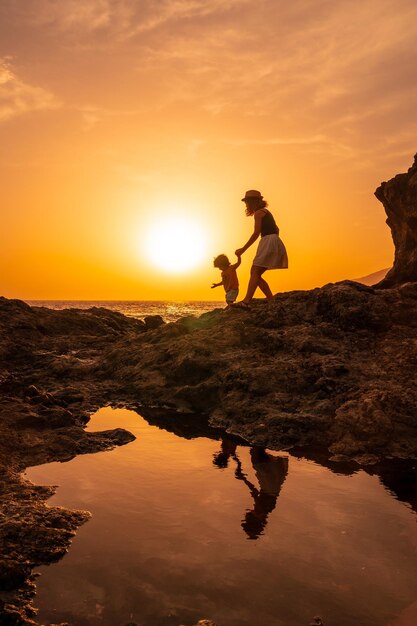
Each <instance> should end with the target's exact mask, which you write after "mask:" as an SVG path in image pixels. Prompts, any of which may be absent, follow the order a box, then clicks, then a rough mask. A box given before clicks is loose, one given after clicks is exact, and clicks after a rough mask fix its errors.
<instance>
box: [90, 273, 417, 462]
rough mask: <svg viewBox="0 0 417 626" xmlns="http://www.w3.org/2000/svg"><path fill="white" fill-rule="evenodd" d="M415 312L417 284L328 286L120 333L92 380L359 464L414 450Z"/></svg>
mask: <svg viewBox="0 0 417 626" xmlns="http://www.w3.org/2000/svg"><path fill="white" fill-rule="evenodd" d="M416 313H417V283H413V284H411V283H410V284H407V285H404V286H402V287H400V288H398V289H392V290H374V289H372V288H369V287H365V286H363V285H359V284H358V283H350V282H342V283H338V284H329V285H326V286H325V287H323V288H320V289H314V290H312V291H304V292H290V293H285V294H279V295H277V296H276V298H275V301H274V303H273V304H272V305H267V304H266V303H264V302H260V301H259V302H255V303H254V304H253V306H252V308H251V309H250V310H249V311H246V310H238V309H234V310H233V309H231V310H227V311H213V312H210V313H206V314H204V315H202V316H201V317H200V318H199V319H190V318H184V319H182V320H179V321H178V322H177V323H175V324H167V325H165V326H164V327H161V328H159V329H157V330H156V331H150V332H149V333H146V334H143V335H141V336H139V337H138V338H137V340H136V342H132V341H130V340H129V338H122V339H121V340H120V341H119V342H117V343H115V344H113V345H112V346H111V347H109V348H107V349H105V350H104V352H103V354H102V357H101V359H100V362H99V363H98V364H97V368H96V371H95V375H96V376H98V377H99V378H101V379H112V380H113V381H114V382H115V383H116V382H117V381H119V384H120V388H121V390H122V389H123V392H122V393H123V395H124V396H125V398H129V397H132V398H136V399H137V401H139V402H141V403H143V404H145V405H148V406H155V405H165V406H170V407H172V408H175V409H177V410H182V411H190V412H195V413H205V414H206V415H208V416H209V420H210V423H211V425H213V426H217V427H221V428H224V429H226V430H227V431H228V432H230V433H234V434H238V435H240V436H242V437H244V438H245V439H246V440H247V441H250V442H251V443H254V444H260V445H267V446H268V447H270V448H275V449H282V448H285V447H289V446H292V445H310V444H317V443H321V444H324V445H326V446H328V447H330V450H331V451H332V452H333V454H335V455H339V456H340V457H341V455H343V456H344V457H349V458H355V459H357V460H358V461H361V462H369V461H371V460H376V459H377V458H380V457H386V456H398V457H408V456H413V457H414V456H417V419H416V409H415V407H416V406H417V385H416V383H417V316H416Z"/></svg>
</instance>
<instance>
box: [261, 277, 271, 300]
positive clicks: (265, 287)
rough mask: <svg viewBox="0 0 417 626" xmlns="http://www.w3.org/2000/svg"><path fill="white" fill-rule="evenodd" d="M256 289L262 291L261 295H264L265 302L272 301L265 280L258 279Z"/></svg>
mask: <svg viewBox="0 0 417 626" xmlns="http://www.w3.org/2000/svg"><path fill="white" fill-rule="evenodd" d="M258 287H259V289H260V290H261V291H262V293H264V294H265V295H266V299H267V300H273V299H274V296H273V294H272V291H271V290H270V288H269V285H268V283H267V282H266V280H265V278H260V279H259V282H258Z"/></svg>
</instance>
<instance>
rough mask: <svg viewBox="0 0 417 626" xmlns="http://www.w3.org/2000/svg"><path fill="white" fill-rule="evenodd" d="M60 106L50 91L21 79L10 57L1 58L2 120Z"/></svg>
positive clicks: (0, 113) (0, 104)
mask: <svg viewBox="0 0 417 626" xmlns="http://www.w3.org/2000/svg"><path fill="white" fill-rule="evenodd" d="M59 106H60V103H59V101H58V100H57V99H56V98H55V96H54V95H53V94H51V93H50V92H49V91H47V90H45V89H43V88H42V87H36V86H33V85H29V84H27V83H25V82H24V81H23V80H21V79H19V78H18V76H16V74H15V72H14V71H13V69H12V67H11V64H10V59H9V58H0V122H4V121H7V120H9V119H11V118H14V117H16V116H18V115H23V114H25V113H28V112H31V111H42V110H45V109H55V108H57V107H59Z"/></svg>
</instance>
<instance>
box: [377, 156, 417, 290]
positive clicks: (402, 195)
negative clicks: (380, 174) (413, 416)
mask: <svg viewBox="0 0 417 626" xmlns="http://www.w3.org/2000/svg"><path fill="white" fill-rule="evenodd" d="M375 195H376V197H377V198H378V200H380V201H381V202H382V204H383V205H384V208H385V211H386V214H387V224H388V226H389V227H390V229H391V233H392V238H393V241H394V245H395V258H394V266H393V268H392V269H391V270H390V271H389V272H388V274H387V275H386V277H385V278H384V279H383V280H382V281H381V282H380V283H379V285H378V286H380V287H392V286H394V285H398V284H400V283H406V282H409V281H417V154H416V156H415V160H414V165H413V166H412V167H411V168H410V169H409V170H408V172H407V173H406V174H398V175H397V176H395V177H394V178H392V179H391V180H389V181H388V182H387V183H382V184H381V186H380V187H378V189H377V190H376V192H375Z"/></svg>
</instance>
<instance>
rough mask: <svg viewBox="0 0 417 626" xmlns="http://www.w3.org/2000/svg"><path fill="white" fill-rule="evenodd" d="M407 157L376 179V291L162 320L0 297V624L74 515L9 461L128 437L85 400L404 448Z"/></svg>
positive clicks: (410, 444)
mask: <svg viewBox="0 0 417 626" xmlns="http://www.w3.org/2000/svg"><path fill="white" fill-rule="evenodd" d="M413 167H414V170H413V168H411V170H410V171H409V173H408V174H404V175H401V176H403V177H406V178H401V179H400V180H399V182H398V181H397V182H393V181H390V182H389V183H385V184H384V185H385V187H384V185H383V187H384V189H383V191H381V192H379V190H378V192H377V193H379V194H380V195H381V194H382V195H381V198H382V197H383V198H384V202H385V201H387V198H388V199H389V207H390V211H391V213H390V215H391V217H389V220H391V223H390V225H391V224H394V222H395V220H394V218H393V217H392V215H394V214H395V216H396V218H395V219H397V217H398V216H399V217H398V220H399V222H398V224H397V226H395V228H396V229H397V230H395V229H394V227H393V237H394V242H395V243H396V244H398V248H397V252H396V262H395V265H394V268H393V274H391V277H388V278H389V280H388V282H385V283H384V285H383V286H385V287H388V288H386V289H375V288H372V287H366V286H364V285H361V284H359V283H355V282H350V281H343V282H341V283H337V284H329V285H326V286H324V287H322V288H318V289H313V290H311V291H295V292H290V293H285V294H278V295H277V296H276V297H275V299H274V302H273V303H272V304H270V305H268V304H266V303H265V302H263V301H255V302H254V303H253V305H252V306H251V308H250V309H249V310H238V309H230V310H227V311H225V310H214V311H212V312H209V313H206V314H204V315H202V316H201V317H200V318H198V319H197V318H194V317H187V318H183V319H181V320H179V321H178V322H176V323H173V324H164V323H163V320H162V319H161V318H158V317H150V318H146V319H145V320H144V321H143V322H142V321H138V320H134V319H129V318H126V317H124V316H123V315H121V314H119V313H114V312H111V311H107V310H105V309H102V308H93V309H90V310H88V311H82V310H74V309H72V310H65V311H52V310H48V309H44V308H40V307H33V308H31V307H29V306H28V305H27V304H25V303H23V302H21V301H18V300H7V299H5V298H0V394H1V395H0V487H1V492H0V505H1V510H0V624H15V625H19V624H32V623H35V622H34V621H33V620H34V611H33V607H32V604H31V602H32V598H33V594H34V580H33V577H32V569H33V567H34V566H36V565H39V564H43V563H50V562H53V561H54V560H56V559H57V558H60V557H61V556H62V555H63V554H64V553H65V551H66V550H67V549H68V546H69V544H70V541H71V538H72V536H73V534H74V532H75V531H76V529H77V527H78V526H79V525H80V524H82V523H83V522H85V521H86V519H88V513H87V512H83V511H67V510H65V509H61V508H57V507H48V506H47V505H46V503H45V501H46V500H47V498H48V497H49V496H50V495H51V494H52V493H53V488H52V487H40V486H35V485H31V484H30V483H28V482H27V481H25V480H24V479H23V478H22V475H21V472H22V470H23V469H24V468H25V467H28V466H31V465H36V464H39V463H45V462H48V461H67V460H69V459H71V458H73V457H74V456H75V455H77V454H85V453H90V452H95V451H97V450H104V449H108V448H111V447H113V446H115V445H122V444H125V443H128V442H129V441H130V440H131V439H132V435H131V434H130V433H127V432H126V431H124V430H123V429H116V430H115V431H107V432H100V433H87V432H86V431H85V429H84V426H85V424H86V422H87V421H88V419H89V415H90V414H91V413H92V412H93V411H94V410H96V409H97V408H99V407H100V406H104V405H108V404H110V405H113V406H131V407H135V408H138V407H143V409H144V412H145V410H146V409H147V410H148V411H149V407H152V410H153V412H154V413H155V411H156V413H157V412H158V411H157V407H161V410H162V408H163V409H164V410H166V409H167V408H168V409H173V410H175V411H181V412H188V413H190V415H191V414H198V415H203V416H205V417H206V418H207V419H208V420H209V422H210V424H211V425H213V426H216V427H219V428H222V429H224V430H226V431H228V432H229V433H233V434H236V435H239V436H241V437H243V438H244V439H245V440H246V441H248V442H250V443H252V444H255V445H262V446H267V447H270V448H274V449H283V448H289V447H292V446H297V447H299V446H305V445H309V446H311V445H320V446H322V447H323V446H325V447H327V448H328V450H329V451H330V456H331V460H330V462H332V463H335V462H341V461H347V460H349V461H352V460H355V461H356V462H358V463H361V464H370V463H375V462H379V461H381V460H382V459H384V458H388V457H397V458H402V459H406V458H417V412H416V406H417V384H416V383H417V374H416V372H417V282H415V281H417V277H416V275H415V274H414V273H413V272H414V270H413V267H415V266H414V265H413V264H414V263H415V258H416V257H415V249H416V248H415V244H413V245H414V247H413V245H412V244H410V241H411V242H412V241H414V242H415V233H416V232H417V223H416V222H415V221H413V210H414V211H415V204H414V209H413V204H412V203H413V198H414V199H415V196H413V195H412V194H413V191H412V189H413V187H412V185H414V182H413V181H415V166H413ZM410 172H411V174H410ZM397 178H398V177H396V178H395V179H394V181H396V180H397ZM391 183H392V184H391ZM378 197H380V196H378ZM404 198H405V199H404ZM404 207H405V208H404ZM401 211H402V213H401ZM401 215H403V218H401ZM401 219H403V221H404V224H403V228H402V227H401V223H402V222H401ZM394 230H395V233H396V234H395V236H394ZM401 233H407V234H406V236H404V237H402V235H401ZM413 237H414V240H413ZM400 248H401V251H400V252H399V251H398V250H400ZM413 259H414V260H413ZM394 270H395V271H394ZM390 281H391V282H390ZM404 281H407V282H404Z"/></svg>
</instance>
